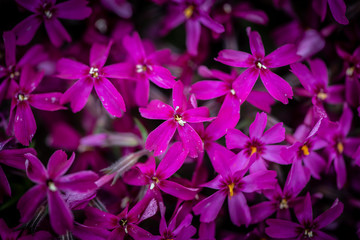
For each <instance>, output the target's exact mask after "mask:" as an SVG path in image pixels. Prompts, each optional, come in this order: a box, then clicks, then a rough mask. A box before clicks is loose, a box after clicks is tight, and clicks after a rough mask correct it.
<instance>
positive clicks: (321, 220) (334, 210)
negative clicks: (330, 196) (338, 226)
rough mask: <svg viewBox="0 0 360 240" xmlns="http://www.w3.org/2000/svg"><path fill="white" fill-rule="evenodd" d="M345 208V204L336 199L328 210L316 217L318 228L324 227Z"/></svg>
mask: <svg viewBox="0 0 360 240" xmlns="http://www.w3.org/2000/svg"><path fill="white" fill-rule="evenodd" d="M343 210H344V204H343V203H342V202H340V201H339V199H336V200H335V201H334V203H333V205H332V206H331V208H329V209H328V210H326V211H325V212H324V213H322V214H321V215H319V216H318V217H317V218H315V220H314V222H316V223H317V227H318V229H321V228H324V227H326V226H327V225H329V224H330V223H332V222H333V221H335V219H337V218H338V217H339V216H340V215H341V213H342V212H343Z"/></svg>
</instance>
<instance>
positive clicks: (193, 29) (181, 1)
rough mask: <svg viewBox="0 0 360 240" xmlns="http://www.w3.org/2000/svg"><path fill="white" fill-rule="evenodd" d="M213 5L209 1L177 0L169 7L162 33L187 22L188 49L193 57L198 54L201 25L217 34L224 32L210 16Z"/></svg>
mask: <svg viewBox="0 0 360 240" xmlns="http://www.w3.org/2000/svg"><path fill="white" fill-rule="evenodd" d="M212 5H213V3H212V1H207V0H177V1H174V3H172V5H170V6H169V10H168V12H169V13H170V14H169V15H168V16H167V17H166V18H165V20H164V27H163V28H162V33H164V34H166V33H167V32H169V31H170V30H171V29H173V28H176V27H177V26H179V25H180V24H181V23H183V22H185V28H186V48H187V50H188V52H189V53H190V54H191V55H197V54H198V46H199V42H200V35H201V25H204V26H205V27H207V28H209V29H210V30H212V31H214V32H216V33H222V32H224V27H223V26H222V25H221V24H220V23H218V22H216V21H215V20H213V19H212V18H211V17H210V16H209V11H210V8H211V6H212Z"/></svg>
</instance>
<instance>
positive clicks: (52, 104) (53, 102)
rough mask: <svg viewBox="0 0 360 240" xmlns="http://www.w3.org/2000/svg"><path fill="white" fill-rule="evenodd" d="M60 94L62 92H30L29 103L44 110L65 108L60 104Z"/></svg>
mask: <svg viewBox="0 0 360 240" xmlns="http://www.w3.org/2000/svg"><path fill="white" fill-rule="evenodd" d="M61 96H62V93H56V92H53V93H42V94H32V95H31V96H30V98H29V103H30V105H31V106H32V107H34V108H37V109H40V110H45V111H56V110H60V109H66V107H64V106H62V105H61V104H60V99H61Z"/></svg>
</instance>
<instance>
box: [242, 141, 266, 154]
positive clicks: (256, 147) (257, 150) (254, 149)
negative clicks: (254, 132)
mask: <svg viewBox="0 0 360 240" xmlns="http://www.w3.org/2000/svg"><path fill="white" fill-rule="evenodd" d="M263 151H264V144H263V143H262V142H260V141H259V140H257V139H252V140H250V141H248V142H247V143H246V146H245V153H246V154H247V156H248V157H250V156H252V155H254V154H258V155H261V154H262V153H263Z"/></svg>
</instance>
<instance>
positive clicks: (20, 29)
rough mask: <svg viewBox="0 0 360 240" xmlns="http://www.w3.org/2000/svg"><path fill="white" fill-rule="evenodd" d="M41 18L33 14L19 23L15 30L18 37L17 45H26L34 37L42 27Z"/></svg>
mask: <svg viewBox="0 0 360 240" xmlns="http://www.w3.org/2000/svg"><path fill="white" fill-rule="evenodd" d="M41 22H42V21H41V19H40V18H39V17H38V16H37V15H31V16H29V17H27V18H26V19H24V20H23V21H21V22H20V23H18V24H17V25H16V26H15V27H14V28H13V31H14V33H15V35H16V37H17V40H16V44H17V45H26V44H28V43H29V42H30V41H31V39H33V37H34V35H35V33H36V31H37V30H38V28H39V27H40V24H41Z"/></svg>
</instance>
